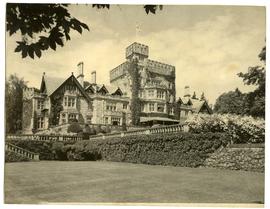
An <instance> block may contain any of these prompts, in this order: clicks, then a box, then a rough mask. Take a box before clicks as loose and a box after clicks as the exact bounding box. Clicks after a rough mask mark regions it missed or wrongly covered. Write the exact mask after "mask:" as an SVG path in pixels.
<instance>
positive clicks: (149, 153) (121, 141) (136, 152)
mask: <svg viewBox="0 0 270 209" xmlns="http://www.w3.org/2000/svg"><path fill="white" fill-rule="evenodd" d="M229 142H230V139H229V137H228V135H226V134H224V133H201V134H194V133H174V134H164V135H137V136H128V137H123V138H110V139H102V140H101V139H92V140H90V141H79V142H76V144H74V145H67V146H65V149H66V151H67V156H68V157H67V158H68V159H69V160H100V159H102V160H108V161H117V162H131V163H144V164H152V165H173V166H185V167H198V166H201V165H203V163H204V161H205V159H206V158H207V157H208V156H209V155H210V154H211V153H213V152H215V151H216V150H217V149H218V148H220V147H221V146H226V145H227V144H228V143H229Z"/></svg>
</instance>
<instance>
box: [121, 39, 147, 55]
mask: <svg viewBox="0 0 270 209" xmlns="http://www.w3.org/2000/svg"><path fill="white" fill-rule="evenodd" d="M133 55H138V56H139V57H140V58H148V55H149V47H148V46H146V45H144V44H140V43H137V42H134V43H133V44H131V45H129V46H128V47H127V48H126V59H130V58H132V57H133Z"/></svg>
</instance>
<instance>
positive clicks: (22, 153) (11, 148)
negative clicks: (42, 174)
mask: <svg viewBox="0 0 270 209" xmlns="http://www.w3.org/2000/svg"><path fill="white" fill-rule="evenodd" d="M5 150H6V151H10V152H14V153H16V154H17V155H20V156H22V157H26V158H28V159H30V160H34V161H38V160H39V154H38V153H34V152H30V151H28V150H26V149H23V148H21V147H18V146H16V145H14V144H11V143H8V142H6V144H5Z"/></svg>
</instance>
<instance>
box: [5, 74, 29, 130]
mask: <svg viewBox="0 0 270 209" xmlns="http://www.w3.org/2000/svg"><path fill="white" fill-rule="evenodd" d="M25 87H27V82H26V81H24V79H23V78H18V77H17V75H16V74H14V75H10V76H9V78H8V80H7V82H6V93H5V114H6V132H7V133H15V132H16V131H19V130H21V129H22V106H23V104H22V99H23V89H24V88H25Z"/></svg>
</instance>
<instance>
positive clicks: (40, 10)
mask: <svg viewBox="0 0 270 209" xmlns="http://www.w3.org/2000/svg"><path fill="white" fill-rule="evenodd" d="M68 6H69V5H68V4H25V3H23V4H22V3H21V4H18V3H8V4H7V7H6V30H7V32H9V35H10V36H12V35H14V34H16V33H17V32H19V33H20V34H21V37H22V40H21V41H17V47H16V48H15V52H20V53H21V55H22V58H25V57H27V56H30V57H31V58H32V59H34V57H38V58H40V57H41V55H42V52H44V51H46V50H48V49H49V48H51V49H53V50H56V47H57V46H61V47H63V46H64V44H65V42H66V41H69V40H71V37H70V31H71V30H74V31H77V32H79V33H80V34H82V32H83V30H84V29H85V30H88V31H89V27H88V26H87V24H85V23H83V22H81V21H80V20H78V19H76V18H75V17H72V16H71V14H70V13H69V11H68ZM92 7H93V8H97V9H105V8H106V9H110V5H109V4H93V5H92ZM162 8H163V6H162V5H144V10H145V12H146V13H147V14H149V12H150V13H152V14H155V13H156V11H157V10H158V9H160V10H162Z"/></svg>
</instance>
